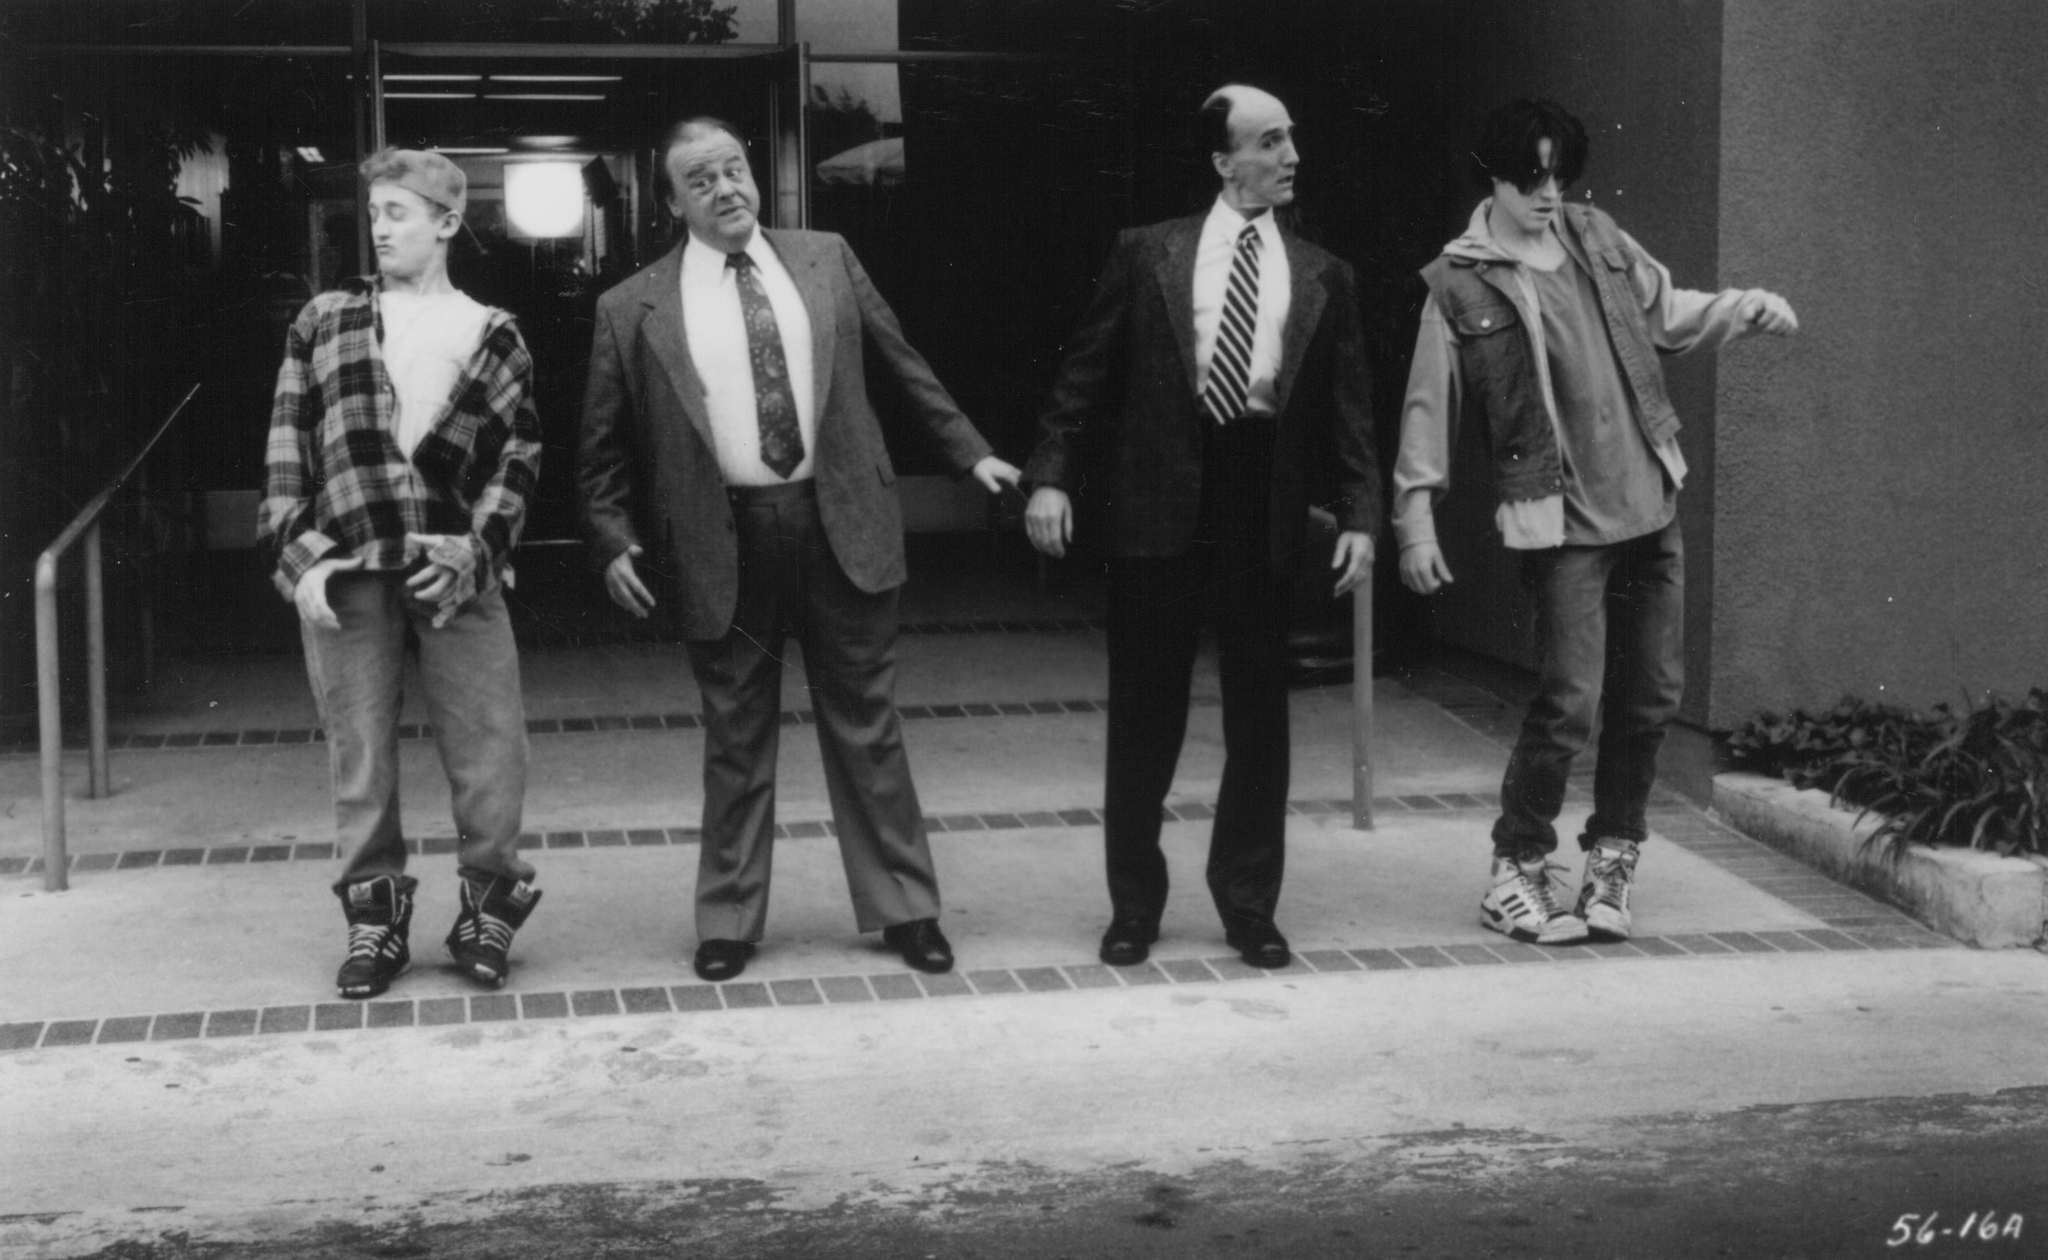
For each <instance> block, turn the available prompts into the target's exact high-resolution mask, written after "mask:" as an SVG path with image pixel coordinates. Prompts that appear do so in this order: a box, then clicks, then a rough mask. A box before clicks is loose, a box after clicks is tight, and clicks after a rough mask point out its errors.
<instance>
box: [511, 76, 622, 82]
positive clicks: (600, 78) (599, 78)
mask: <svg viewBox="0 0 2048 1260" xmlns="http://www.w3.org/2000/svg"><path fill="white" fill-rule="evenodd" d="M624 78H625V76H624V75H618V74H494V75H492V76H491V82H493V83H618V82H621V81H623V79H624Z"/></svg>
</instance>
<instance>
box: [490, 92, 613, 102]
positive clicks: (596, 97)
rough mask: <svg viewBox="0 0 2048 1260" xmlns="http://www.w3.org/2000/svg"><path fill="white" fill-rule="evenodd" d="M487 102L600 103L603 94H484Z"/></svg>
mask: <svg viewBox="0 0 2048 1260" xmlns="http://www.w3.org/2000/svg"><path fill="white" fill-rule="evenodd" d="M484 99H485V100H487V101H601V100H603V99H604V94H603V93H601V92H598V93H584V92H486V93H484Z"/></svg>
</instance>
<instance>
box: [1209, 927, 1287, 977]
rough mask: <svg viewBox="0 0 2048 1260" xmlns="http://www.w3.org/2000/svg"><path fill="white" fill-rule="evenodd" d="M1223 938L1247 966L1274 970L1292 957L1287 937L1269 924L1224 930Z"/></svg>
mask: <svg viewBox="0 0 2048 1260" xmlns="http://www.w3.org/2000/svg"><path fill="white" fill-rule="evenodd" d="M1223 939H1224V940H1225V941H1226V942H1228V943H1229V945H1230V948H1232V949H1234V950H1236V951H1237V956H1238V957H1239V958H1242V959H1244V961H1245V965H1246V966H1249V967H1263V968H1265V969H1266V970H1268V971H1276V970H1278V969H1279V968H1281V967H1285V966H1286V965H1287V964H1288V963H1289V962H1291V961H1292V960H1293V958H1294V955H1293V954H1292V953H1290V952H1289V951H1288V948H1287V938H1286V937H1284V936H1282V935H1280V929H1279V928H1276V927H1272V926H1270V925H1268V926H1265V927H1257V928H1245V929H1243V930H1241V931H1237V932H1226V933H1224V935H1223Z"/></svg>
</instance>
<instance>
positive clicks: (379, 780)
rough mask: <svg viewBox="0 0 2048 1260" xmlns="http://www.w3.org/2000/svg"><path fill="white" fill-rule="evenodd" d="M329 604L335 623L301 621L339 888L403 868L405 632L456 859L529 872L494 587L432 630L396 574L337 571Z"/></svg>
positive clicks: (521, 738)
mask: <svg viewBox="0 0 2048 1260" xmlns="http://www.w3.org/2000/svg"><path fill="white" fill-rule="evenodd" d="M327 602H328V604H329V606H330V607H332V608H333V609H334V612H335V615H336V616H337V617H338V618H339V619H340V621H341V629H340V630H322V629H319V628H317V627H314V626H310V625H307V624H306V623H305V622H303V621H301V622H300V623H299V629H300V632H301V636H302V637H303V639H304V640H305V645H306V673H307V676H308V677H309V678H310V679H311V680H312V684H313V696H314V699H316V700H317V701H318V702H319V705H320V722H321V724H322V725H323V726H325V727H326V728H327V759H328V765H329V766H330V768H331V769H332V770H333V774H334V819H335V830H336V833H337V837H338V839H339V840H340V843H341V852H342V854H343V856H344V857H345V858H346V860H347V864H346V866H345V867H344V869H343V871H342V875H341V878H340V879H339V880H337V881H336V882H335V887H336V888H337V889H339V888H341V887H342V886H343V885H346V884H349V883H353V882H355V881H357V880H362V879H370V878H373V877H375V876H378V875H397V874H401V873H402V872H403V871H404V870H405V859H406V851H405V833H404V830H403V828H402V826H401V824H400V822H399V810H398V715H399V709H400V704H401V701H402V698H403V697H402V685H403V681H404V674H405V654H406V646H407V639H408V637H411V638H412V639H413V640H414V641H415V644H416V648H417V653H418V659H419V667H420V680H421V682H422V683H423V684H424V685H425V692H426V701H427V715H428V718H429V720H430V721H431V722H432V724H433V729H434V743H435V746H436V747H438V748H439V749H440V752H441V765H442V767H443V768H444V769H445V770H446V771H447V773H448V787H449V792H450V795H451V796H452V797H453V798H454V812H455V833H456V844H457V850H456V854H457V861H458V862H459V863H460V865H461V867H462V869H463V870H464V871H466V872H477V873H480V874H486V875H505V876H509V877H510V878H513V879H528V878H531V877H532V875H533V867H532V866H530V865H529V864H527V863H526V862H524V861H522V860H520V857H519V854H518V844H519V826H520V816H521V812H522V810H523V808H524V806H525V802H526V709H525V704H524V702H523V700H522V698H521V696H520V692H519V650H518V648H517V646H516V645H515V644H514V643H513V641H512V623H511V620H510V619H509V618H508V617H507V616H506V613H505V599H504V595H503V593H502V592H501V591H500V590H498V589H497V588H496V587H493V588H492V589H491V590H489V591H486V592H485V593H484V594H482V595H480V596H478V597H477V598H476V599H475V600H474V601H472V602H471V603H470V604H469V605H468V606H466V607H465V608H463V610H462V611H461V612H459V613H457V614H456V615H455V617H454V618H453V619H452V620H450V621H449V622H448V624H447V625H444V626H442V627H441V628H440V629H438V630H436V629H434V628H433V618H432V610H431V609H427V608H424V607H422V606H421V605H418V604H416V603H413V602H411V601H409V600H407V599H406V597H405V585H404V577H403V575H401V574H398V573H337V574H335V575H334V576H333V577H331V578H329V579H328V582H327Z"/></svg>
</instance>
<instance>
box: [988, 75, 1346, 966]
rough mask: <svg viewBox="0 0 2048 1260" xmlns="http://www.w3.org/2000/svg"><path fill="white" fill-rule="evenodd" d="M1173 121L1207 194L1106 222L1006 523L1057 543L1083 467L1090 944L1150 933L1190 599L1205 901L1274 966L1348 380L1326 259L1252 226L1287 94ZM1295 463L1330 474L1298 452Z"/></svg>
mask: <svg viewBox="0 0 2048 1260" xmlns="http://www.w3.org/2000/svg"><path fill="white" fill-rule="evenodd" d="M1194 131H1195V135H1196V138H1197V140H1198V142H1199V143H1201V144H1202V145H1203V148H1204V153H1203V156H1204V157H1205V158H1206V159H1207V160H1208V162H1209V164H1210V166H1211V169H1213V170H1214V172H1215V175H1216V179H1217V185H1216V188H1217V193H1216V199H1215V201H1214V203H1213V204H1212V205H1211V206H1210V207H1209V209H1208V210H1207V211H1206V212H1205V213H1203V214H1200V215H1195V216H1193V217H1190V218H1185V219H1175V220H1170V221H1168V222H1165V223H1155V224H1153V225H1151V226H1149V227H1141V228H1133V229H1131V230H1129V231H1126V232H1124V233H1123V234H1122V235H1121V236H1119V237H1118V238H1117V242H1116V247H1115V249H1114V250H1113V251H1112V252H1111V254H1110V257H1109V262H1108V264H1107V265H1106V266H1105V267H1104V268H1103V273H1102V279H1101V281H1100V283H1099V284H1098V286H1097V288H1096V293H1095V299H1094V301H1093V302H1092V303H1091V304H1090V306H1089V308H1088V311H1087V314H1086V315H1084V316H1083V317H1082V320H1081V326H1080V328H1079V329H1078V330H1076V332H1075V333H1074V336H1073V338H1072V339H1071V340H1070V341H1069V342H1068V344H1067V353H1066V358H1065V359H1064V361H1063V362H1062V363H1061V364H1060V368H1059V372H1058V375H1057V376H1056V377H1055V378H1054V381H1053V387H1052V394H1051V397H1050V399H1049V400H1048V401H1047V403H1046V406H1045V408H1044V410H1043V411H1042V412H1041V414H1040V420H1039V427H1040V430H1041V433H1042V437H1041V439H1040V441H1039V444H1038V450H1037V451H1036V453H1034V454H1033V455H1032V457H1031V463H1030V465H1029V467H1028V468H1027V469H1026V470H1025V476H1026V478H1027V479H1028V480H1030V481H1031V482H1032V485H1033V489H1032V494H1031V502H1030V506H1029V507H1028V508H1027V509H1026V513H1025V528H1026V530H1027V532H1028V533H1029V536H1030V538H1031V541H1032V543H1033V544H1034V545H1035V546H1037V548H1038V549H1039V550H1040V551H1042V552H1045V553H1046V554H1048V555H1053V556H1059V555H1063V554H1065V552H1066V548H1067V544H1068V543H1069V542H1070V541H1071V540H1072V538H1073V529H1074V517H1073V508H1072V503H1071V499H1070V492H1071V491H1072V490H1074V489H1076V488H1078V487H1080V486H1081V485H1083V484H1084V483H1085V482H1087V481H1088V480H1089V479H1090V478H1093V479H1094V484H1095V486H1096V487H1097V488H1098V489H1097V493H1098V494H1099V495H1100V496H1101V498H1102V500H1103V501H1104V504H1105V506H1106V507H1107V508H1108V517H1109V519H1108V527H1109V538H1108V541H1107V543H1106V547H1105V549H1106V550H1107V551H1108V552H1109V555H1110V562H1109V734H1108V740H1107V744H1108V748H1107V764H1106V768H1105V775H1104V777H1105V783H1104V788H1103V794H1104V800H1103V810H1102V814H1103V828H1102V836H1103V846H1104V860H1105V866H1106V868H1107V875H1108V883H1109V901H1110V923H1109V927H1108V928H1107V930H1105V931H1104V933H1103V936H1102V944H1101V948H1100V951H1099V956H1100V957H1101V958H1102V960H1103V961H1104V962H1106V963H1109V964H1111V965H1112V966H1133V965H1136V964H1138V963H1142V962H1144V961H1145V959H1146V958H1147V956H1148V955H1149V952H1150V949H1151V946H1152V944H1153V942H1154V941H1156V940H1157V939H1158V936H1159V921H1160V916H1161V914H1162V913H1163V912H1164V910H1165V908H1166V893H1167V869H1166V858H1165V855H1164V854H1163V853H1162V852H1161V850H1160V847H1159V834H1160V832H1159V829H1160V814H1161V808H1162V806H1163V805H1164V803H1165V800H1166V794H1167V792H1168V790H1169V789H1170V788H1171V787H1172V785H1173V776H1174V767H1175V765H1176V764H1177V763H1178V761H1179V759H1180V750H1181V744H1182V741H1183V739H1184V737H1185V735H1186V733H1187V719H1188V687H1189V680H1190V677H1191V674H1192V670H1193V668H1194V661H1195V648H1196V641H1197V637H1198V635H1199V632H1200V629H1201V622H1202V619H1203V612H1204V610H1205V609H1209V610H1212V611H1213V614H1214V616H1215V620H1216V644H1217V670H1218V673H1219V674H1220V675H1221V678H1222V684H1223V745H1224V764H1223V782H1222V786H1221V789H1220V791H1219V792H1218V794H1217V800H1216V821H1215V825H1214V827H1213V829H1212V831H1211V834H1210V837H1209V860H1208V868H1207V872H1206V873H1207V876H1208V884H1209V895H1210V898H1211V900H1212V901H1213V902H1214V904H1215V907H1216V911H1217V914H1218V915H1219V916H1220V917H1221V918H1222V920H1223V934H1224V939H1225V941H1226V942H1228V943H1229V945H1230V947H1231V948H1233V949H1235V950H1237V951H1238V954H1239V956H1240V957H1241V958H1243V959H1244V961H1245V962H1246V963H1248V964H1250V965H1251V966H1254V967H1266V968H1274V967H1284V966H1286V965H1287V964H1288V961H1289V960H1290V959H1291V957H1292V953H1291V951H1290V950H1289V947H1288V944H1287V938H1286V937H1285V936H1284V935H1282V934H1281V931H1280V929H1279V927H1278V925H1277V924H1276V923H1275V922H1274V912H1275V909H1276V908H1277V906H1278V904H1279V900H1280V883H1281V877H1282V874H1283V872H1284V869H1285V866H1286V825H1287V783H1288V767H1289V750H1288V738H1289V736H1288V729H1287V675H1286V665H1285V646H1286V635H1287V620H1286V614H1287V604H1288V601H1287V599H1286V592H1287V590H1288V585H1289V583H1290V581H1291V580H1292V574H1293V572H1294V569H1295V566H1296V565H1297V564H1298V563H1299V561H1300V556H1301V553H1302V551H1303V549H1304V547H1305V545H1306V544H1305V534H1306V527H1307V523H1308V512H1309V507H1310V495H1311V493H1312V490H1311V486H1312V485H1316V484H1318V483H1323V482H1327V483H1328V484H1329V485H1330V489H1329V491H1328V494H1327V496H1326V497H1327V502H1326V503H1324V504H1322V505H1321V506H1324V507H1326V508H1327V509H1328V510H1329V511H1330V512H1331V513H1333V514H1334V515H1335V516H1336V517H1337V519H1338V528H1339V529H1340V531H1341V532H1340V533H1339V535H1338V540H1337V547H1336V550H1335V554H1334V555H1333V556H1332V557H1331V567H1332V568H1333V569H1335V570H1337V571H1338V578H1337V583H1336V590H1337V592H1338V593H1339V594H1341V593H1343V592H1345V591H1348V590H1350V589H1351V588H1352V587H1354V586H1356V585H1357V584H1358V583H1359V582H1361V581H1363V580H1364V578H1365V576H1366V574H1367V573H1368V572H1369V569H1368V566H1369V565H1370V563H1371V561H1372V550H1373V537H1372V528H1373V523H1374V521H1375V520H1376V519H1377V516H1378V512H1379V471H1378V464H1377V460H1376V458H1375V455H1374V450H1373V438H1372V413H1371V393H1372V390H1371V382H1370V376H1369V373H1368V370H1367V365H1366V357H1365V343H1364V342H1365V339H1364V331H1363V327H1362V325H1361V324H1360V321H1359V303H1358V287H1357V281H1356V279H1355V278H1354V277H1353V275H1352V271H1351V268H1350V266H1349V265H1347V264H1346V263H1345V262H1343V261H1342V260H1341V259H1338V258H1336V257H1334V256H1333V255H1331V254H1330V253H1328V252H1327V251H1325V250H1322V249H1319V248H1317V247H1316V246H1314V245H1312V244H1310V243H1309V242H1307V241H1305V240H1303V239H1301V238H1300V237H1298V236H1295V235H1294V234H1293V233H1291V232H1288V231H1286V230H1285V229H1283V228H1282V227H1280V225H1279V224H1278V223H1277V222H1276V220H1275V215H1274V211H1275V210H1276V209H1277V208H1278V207H1281V206H1285V205H1287V204H1288V203H1290V202H1292V201H1293V200H1294V175H1295V170H1296V167H1297V166H1298V164H1299V161H1300V155H1299V154H1298V153H1297V152H1296V150H1295V147H1294V120H1293V119H1292V118H1291V117H1289V116H1288V113H1287V107H1286V106H1285V105H1284V104H1282V103H1281V102H1280V100H1279V99H1278V98H1276V97H1274V96H1272V95H1271V94H1270V93H1267V92H1263V91H1260V90H1259V89H1258V88H1254V87H1250V86H1247V85H1243V84H1231V85H1228V86H1225V87H1222V88H1218V89H1217V90H1216V91H1215V92H1213V93H1211V94H1210V95H1209V97H1208V98H1207V99H1206V100H1205V101H1204V102H1203V104H1202V106H1201V108H1200V110H1199V111H1198V112H1197V113H1196V115H1195V118H1194ZM1319 458H1321V459H1329V460H1332V461H1333V463H1334V467H1331V468H1312V467H1311V465H1312V464H1313V463H1314V462H1316V461H1317V460H1318V459H1319ZM1318 474H1327V475H1326V476H1323V475H1318Z"/></svg>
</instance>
